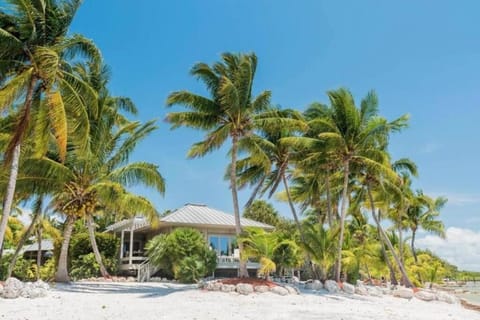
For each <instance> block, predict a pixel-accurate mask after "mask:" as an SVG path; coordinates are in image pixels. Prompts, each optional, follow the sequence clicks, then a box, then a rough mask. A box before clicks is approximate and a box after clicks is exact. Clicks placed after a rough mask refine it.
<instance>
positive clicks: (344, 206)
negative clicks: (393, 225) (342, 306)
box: [335, 160, 350, 282]
mask: <svg viewBox="0 0 480 320" xmlns="http://www.w3.org/2000/svg"><path fill="white" fill-rule="evenodd" d="M349 174H350V161H348V160H346V161H345V163H344V173H343V191H342V209H341V210H342V211H341V215H340V237H339V238H338V249H337V263H336V265H335V268H336V270H335V280H336V281H337V282H340V275H341V273H342V247H343V234H344V232H345V217H346V215H347V193H348V176H349Z"/></svg>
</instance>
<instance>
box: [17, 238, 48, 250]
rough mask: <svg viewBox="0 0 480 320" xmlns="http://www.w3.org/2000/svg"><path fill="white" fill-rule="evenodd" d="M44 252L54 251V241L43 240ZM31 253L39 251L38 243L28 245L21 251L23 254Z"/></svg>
mask: <svg viewBox="0 0 480 320" xmlns="http://www.w3.org/2000/svg"><path fill="white" fill-rule="evenodd" d="M41 244H42V251H52V250H53V240H51V239H43V240H42V242H41ZM29 251H38V242H35V243H32V244H29V245H26V246H24V247H23V248H22V250H21V251H20V252H21V253H24V252H29Z"/></svg>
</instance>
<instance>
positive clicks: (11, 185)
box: [0, 77, 37, 257]
mask: <svg viewBox="0 0 480 320" xmlns="http://www.w3.org/2000/svg"><path fill="white" fill-rule="evenodd" d="M36 81H37V80H36V78H35V77H32V78H31V79H30V83H29V85H28V89H27V95H26V97H25V103H24V110H25V115H26V117H28V114H29V113H30V107H31V105H32V100H33V91H34V88H35V82H36ZM21 130H22V129H21ZM16 136H17V137H14V139H16V140H17V141H16V142H15V146H14V147H13V153H12V163H11V164H10V176H9V178H8V184H7V190H6V192H5V199H4V201H3V214H2V219H1V220H0V257H1V256H2V252H3V250H2V249H3V240H4V239H5V232H6V231H7V223H8V217H9V216H10V213H11V211H12V205H13V196H14V195H15V187H16V184H17V176H18V164H19V163H20V149H21V144H22V137H23V133H16Z"/></svg>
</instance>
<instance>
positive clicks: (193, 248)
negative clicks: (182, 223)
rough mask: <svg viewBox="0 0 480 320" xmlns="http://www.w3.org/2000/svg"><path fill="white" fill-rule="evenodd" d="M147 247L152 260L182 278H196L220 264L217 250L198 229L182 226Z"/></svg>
mask: <svg viewBox="0 0 480 320" xmlns="http://www.w3.org/2000/svg"><path fill="white" fill-rule="evenodd" d="M145 248H146V250H147V254H148V256H149V258H150V261H151V262H152V264H154V265H156V266H158V267H160V268H161V269H163V270H164V271H165V272H166V273H167V275H170V276H174V277H175V279H178V280H180V281H182V282H196V281H198V280H199V279H200V278H202V277H204V276H205V275H207V274H211V273H212V272H213V271H214V270H215V268H216V266H217V256H216V254H215V252H214V251H212V250H210V249H209V248H208V246H207V243H206V242H205V240H204V238H203V235H202V234H201V233H200V232H199V231H197V230H194V229H190V228H178V229H175V230H174V231H173V232H172V233H170V234H168V235H165V234H160V235H158V236H156V237H154V238H153V239H152V240H150V241H149V242H148V243H147V245H146V247H145Z"/></svg>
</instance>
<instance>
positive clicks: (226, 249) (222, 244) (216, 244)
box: [208, 235, 237, 256]
mask: <svg viewBox="0 0 480 320" xmlns="http://www.w3.org/2000/svg"><path fill="white" fill-rule="evenodd" d="M208 243H209V244H210V248H212V250H215V251H216V252H217V255H218V256H231V255H233V250H234V249H236V243H237V242H236V241H235V239H234V237H232V236H225V235H210V236H208Z"/></svg>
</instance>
